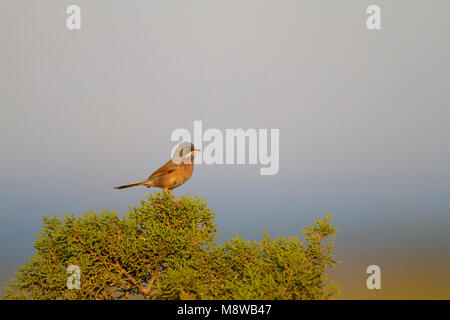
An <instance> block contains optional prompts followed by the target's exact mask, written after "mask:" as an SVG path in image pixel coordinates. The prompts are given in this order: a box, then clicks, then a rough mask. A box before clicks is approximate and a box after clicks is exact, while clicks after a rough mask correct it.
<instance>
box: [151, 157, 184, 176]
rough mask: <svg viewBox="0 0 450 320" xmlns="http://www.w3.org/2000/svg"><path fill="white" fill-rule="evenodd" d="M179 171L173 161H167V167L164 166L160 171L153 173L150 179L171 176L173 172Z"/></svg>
mask: <svg viewBox="0 0 450 320" xmlns="http://www.w3.org/2000/svg"><path fill="white" fill-rule="evenodd" d="M176 169H177V165H176V164H175V163H173V161H172V160H169V161H167V163H166V164H165V165H163V166H162V167H161V168H159V169H158V170H156V171H155V172H153V173H152V174H151V175H150V177H148V178H149V179H150V178H155V177H160V176H164V175H166V174H169V173H171V172H173V171H175V170H176Z"/></svg>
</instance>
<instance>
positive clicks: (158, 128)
mask: <svg viewBox="0 0 450 320" xmlns="http://www.w3.org/2000/svg"><path fill="white" fill-rule="evenodd" d="M72 3H76V4H78V5H79V6H80V7H81V10H82V29H81V30H77V31H69V30H67V29H66V27H65V21H66V18H67V14H66V12H65V10H66V8H67V6H68V5H69V4H72ZM369 4H378V5H380V7H381V9H382V30H380V31H368V30H367V28H366V24H365V20H366V13H365V11H366V8H367V6H368V5H369ZM449 12H450V2H448V1H446V0H442V1H439V0H435V1H433V2H432V4H430V2H427V1H400V0H396V1H361V0H358V1H356V0H353V1H348V0H346V1H331V0H329V1H287V0H283V1H261V0H259V1H193V0H190V1H132V2H130V1H100V0H97V1H81V0H79V1H75V2H74V1H60V0H58V1H56V0H55V1H48V0H47V1H23V0H14V1H12V0H4V1H3V2H2V10H1V12H0V21H1V22H0V42H1V47H2V50H0V67H1V70H2V72H1V76H0V147H1V157H0V159H1V160H0V161H1V166H0V200H1V201H0V261H1V264H0V276H1V279H0V280H1V281H2V283H3V282H4V281H5V280H6V279H10V278H12V276H13V274H12V273H13V271H14V270H15V269H16V267H17V266H18V265H21V264H23V262H24V261H26V260H27V259H28V257H29V255H30V254H31V253H32V248H31V246H30V244H31V242H33V239H34V234H36V233H37V232H38V231H39V224H40V220H41V218H42V216H43V215H45V214H56V215H61V214H63V213H64V212H66V211H70V212H71V213H76V214H80V213H81V212H82V211H83V210H88V209H94V210H100V209H113V208H117V209H118V210H119V212H124V211H125V210H126V208H127V207H128V205H132V204H136V203H137V202H138V201H139V200H140V199H143V198H144V197H145V195H146V193H147V192H148V191H149V190H148V189H145V188H133V189H129V190H123V191H117V190H113V189H112V186H115V185H118V184H124V183H128V182H131V181H133V180H135V179H142V178H145V177H147V176H148V175H149V174H150V173H151V172H152V171H153V170H155V169H157V168H158V167H159V166H160V165H162V164H163V163H164V162H165V161H167V160H168V159H169V156H170V151H171V150H172V147H173V146H174V142H171V141H170V134H171V133H172V131H173V130H175V129H177V128H187V129H189V130H193V122H194V120H202V121H203V125H204V127H205V129H207V128H217V129H220V130H223V131H225V129H227V128H244V129H247V128H256V129H258V128H261V129H271V128H277V129H280V171H279V173H278V174H277V175H274V176H260V175H259V166H257V165H239V166H238V165H223V166H207V165H200V166H197V167H196V168H195V171H194V175H193V178H192V179H191V180H190V181H189V182H188V183H186V184H185V185H183V186H182V187H180V188H178V189H177V190H176V191H175V193H176V194H178V195H180V194H186V193H188V192H189V193H190V194H199V195H201V196H205V197H206V198H208V199H209V204H210V205H211V207H213V208H214V209H215V211H216V212H217V213H218V216H217V223H218V226H219V229H220V230H221V231H222V233H223V234H224V237H229V236H230V235H231V232H234V233H238V234H242V235H244V236H245V237H248V238H251V239H257V238H258V236H259V235H260V234H262V232H263V231H264V230H267V231H268V232H269V234H271V235H278V234H284V235H293V234H295V233H298V232H299V231H300V230H301V229H302V227H303V226H304V225H305V224H311V223H312V222H313V219H315V218H317V217H321V216H323V215H324V214H326V213H327V212H329V211H331V212H332V213H333V216H334V217H335V222H336V224H337V225H338V226H341V227H342V231H341V234H340V235H339V237H338V242H339V241H340V247H341V248H340V249H339V250H340V252H341V254H342V256H344V257H347V256H352V255H353V256H355V255H357V256H358V255H359V256H360V257H364V258H361V259H360V262H358V263H361V268H365V267H366V266H367V265H369V264H371V263H374V262H370V263H369V260H370V258H371V255H370V254H371V253H370V252H373V251H371V250H378V251H383V250H387V249H389V250H391V249H393V248H394V249H395V248H398V250H400V251H401V252H404V251H405V250H406V251H408V252H414V250H419V249H420V250H422V251H424V252H425V251H427V250H429V249H430V248H434V249H436V250H438V251H439V250H440V251H439V253H438V254H437V255H436V259H438V256H439V259H441V258H442V257H444V258H446V257H448V256H449V254H448V247H449V246H450V237H449V236H448V229H449V227H450V217H449V216H450V215H449V209H450V200H449V197H448V194H449V190H450V166H449V165H448V164H449V163H450V148H449V145H450V129H449V126H448V123H449V117H450V110H449V106H450V90H448V86H449V83H450V63H449V57H450V38H449V36H448V30H450V20H449V19H448V17H449ZM443 255H444V256H443ZM372 257H373V256H372ZM382 258H383V256H380V259H382ZM355 263H356V262H355ZM375 263H376V261H375ZM358 266H359V265H358ZM444 267H445V268H447V270H448V265H445V266H444ZM2 286H3V285H2Z"/></svg>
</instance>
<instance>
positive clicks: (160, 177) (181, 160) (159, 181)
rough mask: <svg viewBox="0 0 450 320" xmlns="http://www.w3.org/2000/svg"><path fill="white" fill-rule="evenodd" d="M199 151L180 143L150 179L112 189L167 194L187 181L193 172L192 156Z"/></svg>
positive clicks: (186, 143)
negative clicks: (156, 190)
mask: <svg viewBox="0 0 450 320" xmlns="http://www.w3.org/2000/svg"><path fill="white" fill-rule="evenodd" d="M198 151H200V150H197V149H195V148H194V145H193V144H192V143H190V142H182V143H180V145H179V146H178V148H177V149H176V151H175V153H174V156H173V158H172V159H171V160H169V161H167V163H166V164H165V165H163V166H162V167H161V168H159V169H158V170H156V171H155V172H153V173H152V174H151V175H150V177H148V178H147V179H145V180H142V181H136V182H132V183H129V184H125V185H123V186H118V187H114V189H125V188H130V187H135V186H145V187H147V188H150V187H158V188H162V189H163V192H169V193H170V191H171V190H172V189H174V188H176V187H179V186H181V185H182V184H183V183H185V182H186V181H188V180H189V179H190V178H191V176H192V171H193V170H194V156H195V153H196V152H198Z"/></svg>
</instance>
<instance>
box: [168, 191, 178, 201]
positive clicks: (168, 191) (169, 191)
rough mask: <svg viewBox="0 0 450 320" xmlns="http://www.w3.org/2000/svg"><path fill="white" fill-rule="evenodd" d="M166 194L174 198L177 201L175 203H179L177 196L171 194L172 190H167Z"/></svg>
mask: <svg viewBox="0 0 450 320" xmlns="http://www.w3.org/2000/svg"><path fill="white" fill-rule="evenodd" d="M167 192H168V193H169V194H170V195H171V196H172V197H174V198H175V199H177V202H180V199H178V198H177V196H176V195H174V194H173V193H172V190H170V189H169V190H168V191H167Z"/></svg>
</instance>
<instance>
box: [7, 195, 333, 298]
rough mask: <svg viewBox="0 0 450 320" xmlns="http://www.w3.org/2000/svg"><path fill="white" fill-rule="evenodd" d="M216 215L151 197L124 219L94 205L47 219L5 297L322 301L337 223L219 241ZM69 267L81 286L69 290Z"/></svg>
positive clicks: (193, 203)
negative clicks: (74, 270) (297, 232)
mask: <svg viewBox="0 0 450 320" xmlns="http://www.w3.org/2000/svg"><path fill="white" fill-rule="evenodd" d="M214 217H215V213H214V212H213V211H212V210H211V209H209V208H208V206H207V202H206V200H204V199H199V198H198V197H196V198H195V199H194V198H191V197H189V196H187V197H182V198H181V199H180V201H174V198H173V196H171V195H170V194H162V193H155V194H150V195H149V197H148V201H141V205H140V206H139V207H136V206H134V207H133V208H130V210H129V212H128V213H126V214H125V216H124V217H123V218H121V217H120V216H119V215H118V214H117V213H116V212H115V211H113V212H108V211H106V210H103V211H101V212H99V213H94V212H92V211H90V212H86V213H85V215H83V216H79V217H75V216H73V215H64V216H63V217H62V219H60V218H56V217H44V218H43V222H42V231H41V232H40V235H39V236H37V237H36V242H35V244H34V247H35V249H36V250H35V253H34V255H33V256H32V257H31V259H30V262H28V263H26V264H25V265H24V266H23V267H20V268H19V269H18V272H16V277H17V279H13V280H12V281H11V282H10V283H9V284H8V286H7V288H6V295H5V298H6V299H127V298H145V299H328V298H330V297H332V296H333V295H335V294H337V293H338V289H337V286H336V285H335V284H334V283H333V282H332V281H329V279H328V278H327V277H326V270H327V269H328V268H329V267H333V266H334V265H335V264H336V263H337V261H335V260H333V258H334V255H333V254H332V249H333V248H334V237H335V234H336V232H337V229H336V228H335V227H334V226H332V225H331V224H330V221H331V217H330V216H329V215H328V216H325V218H324V219H323V220H321V219H318V220H316V223H315V224H314V225H313V226H312V227H306V228H304V230H303V237H304V240H303V241H302V240H300V239H299V237H298V236H296V237H288V238H285V237H282V236H281V237H278V238H277V239H271V238H270V237H269V236H268V235H267V233H265V234H264V235H263V238H262V240H260V241H254V242H250V241H247V240H244V239H242V238H241V237H239V236H234V237H233V238H232V239H231V240H229V241H225V242H224V243H223V244H219V243H218V242H217V236H218V230H217V228H216V225H215V223H214ZM69 265H76V266H78V267H79V269H80V274H81V277H80V288H79V289H69V288H68V285H67V279H68V277H69V276H70V274H68V273H67V267H68V266H69Z"/></svg>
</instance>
